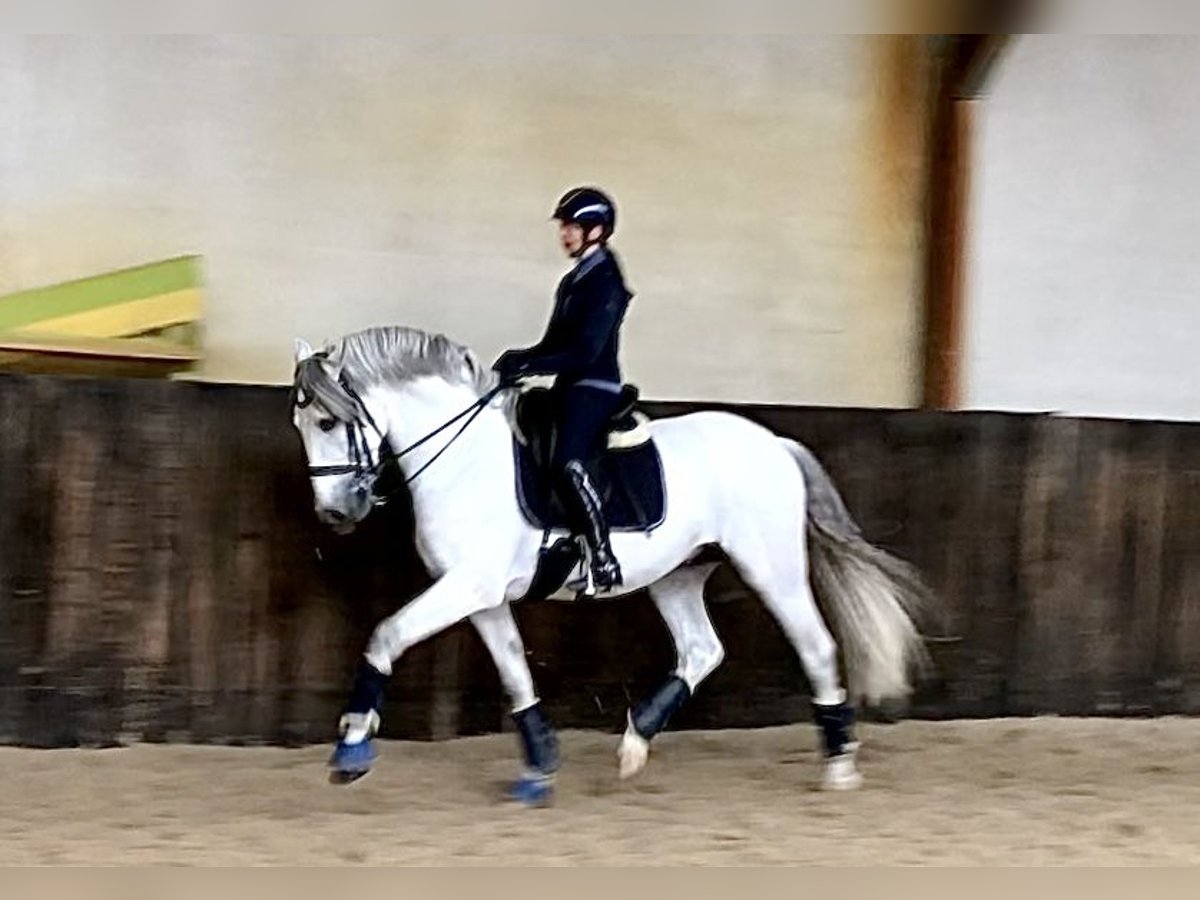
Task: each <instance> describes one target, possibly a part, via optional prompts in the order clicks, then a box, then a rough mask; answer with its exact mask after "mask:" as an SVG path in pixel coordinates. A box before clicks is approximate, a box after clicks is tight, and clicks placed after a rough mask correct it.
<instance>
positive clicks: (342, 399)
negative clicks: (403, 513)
mask: <svg viewBox="0 0 1200 900" xmlns="http://www.w3.org/2000/svg"><path fill="white" fill-rule="evenodd" d="M291 405H292V424H293V426H295V428H296V431H297V432H298V433H299V434H300V440H301V442H302V443H303V445H304V454H305V456H306V457H307V459H308V474H309V478H310V479H311V481H312V489H313V499H314V504H315V507H316V512H317V518H319V519H320V520H321V521H322V522H324V523H325V524H327V525H330V526H332V527H333V529H334V530H335V531H337V532H339V533H342V534H344V533H347V532H350V531H352V530H353V529H354V526H355V525H356V524H358V523H359V522H361V521H362V520H363V519H365V518H366V517H367V515H368V513H370V512H371V508H372V507H373V506H374V504H375V503H376V502H377V501H378V500H379V499H380V498H379V497H378V496H377V495H376V493H375V483H376V480H377V479H378V477H379V473H380V468H381V459H382V456H383V455H384V454H385V453H386V446H385V445H386V440H385V431H384V429H383V428H382V427H381V426H382V423H378V422H377V421H376V419H375V417H373V416H372V414H371V411H370V410H369V409H368V407H367V404H366V403H365V402H364V400H363V397H362V396H361V395H360V394H359V392H358V390H357V389H356V388H355V387H354V386H353V385H352V384H351V383H350V381H349V379H347V378H346V377H345V375H344V373H343V372H342V371H341V368H340V366H338V365H337V364H336V363H335V362H333V361H332V360H331V359H330V358H329V356H328V355H327V354H326V353H325V352H319V353H314V352H313V349H312V348H311V347H310V346H309V345H308V343H307V342H306V341H304V340H301V339H297V340H296V368H295V375H294V377H293V383H292V392H291Z"/></svg>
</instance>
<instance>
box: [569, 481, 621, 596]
mask: <svg viewBox="0 0 1200 900" xmlns="http://www.w3.org/2000/svg"><path fill="white" fill-rule="evenodd" d="M563 474H564V476H565V479H564V480H565V481H566V482H567V486H568V487H569V488H570V491H569V495H570V496H569V498H568V499H569V500H572V501H574V502H572V503H571V504H570V505H571V506H574V507H577V510H578V512H579V514H580V515H579V519H580V523H579V526H580V528H581V530H582V531H583V537H584V540H586V541H587V543H588V548H589V549H590V550H591V551H592V578H593V579H594V580H595V582H596V587H597V588H612V587H616V586H617V585H620V584H621V583H622V578H621V567H620V565H619V564H618V563H617V558H616V557H615V556H613V552H612V547H611V546H610V545H609V543H608V523H607V522H605V521H604V510H603V508H602V507H601V504H600V495H599V494H598V493H597V492H596V488H595V487H594V486H593V485H592V480H591V479H590V478H589V477H588V474H587V470H586V469H584V467H583V465H582V463H580V462H578V461H577V460H571V461H570V462H568V463H567V464H566V466H565V467H564V471H563Z"/></svg>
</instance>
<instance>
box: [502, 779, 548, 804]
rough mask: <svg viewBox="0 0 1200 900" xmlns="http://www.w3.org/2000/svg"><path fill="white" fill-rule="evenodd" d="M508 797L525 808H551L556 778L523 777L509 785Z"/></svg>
mask: <svg viewBox="0 0 1200 900" xmlns="http://www.w3.org/2000/svg"><path fill="white" fill-rule="evenodd" d="M507 796H508V799H509V800H515V801H516V802H517V803H520V804H521V805H523V806H549V805H550V803H551V802H552V801H553V799H554V776H553V775H539V774H533V773H529V774H525V775H522V776H521V777H520V778H518V779H517V780H516V781H514V782H513V783H512V784H511V785H509V788H508V791H507Z"/></svg>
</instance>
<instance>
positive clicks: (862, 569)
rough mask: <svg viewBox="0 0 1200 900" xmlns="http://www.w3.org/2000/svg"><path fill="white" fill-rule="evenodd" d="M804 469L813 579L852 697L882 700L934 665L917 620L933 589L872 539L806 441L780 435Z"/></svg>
mask: <svg viewBox="0 0 1200 900" xmlns="http://www.w3.org/2000/svg"><path fill="white" fill-rule="evenodd" d="M781 440H782V441H783V443H784V444H785V446H786V447H787V449H788V450H789V451H790V452H791V454H792V457H793V458H794V459H795V460H796V464H797V465H798V466H799V467H800V471H801V473H802V474H803V476H804V481H805V486H806V490H805V494H806V496H807V498H808V501H807V515H806V516H805V522H806V532H807V537H808V546H809V558H810V565H811V571H812V581H813V587H814V590H815V592H816V595H817V600H818V602H820V604H821V606H822V608H823V609H824V610H825V611H826V612H827V614H828V615H829V616H830V618H831V619H832V620H833V622H832V625H833V630H834V632H835V633H836V634H837V636H838V638H839V644H840V645H841V648H842V658H843V660H844V661H845V664H846V680H847V689H848V691H849V693H850V695H851V697H852V698H854V699H857V698H865V699H866V701H867V702H868V703H877V702H878V701H880V700H882V699H885V698H902V697H906V696H908V694H909V693H911V691H912V683H911V681H910V674H912V673H913V672H914V671H916V672H917V673H918V674H920V673H921V672H923V671H924V670H925V669H926V667H927V666H928V665H929V656H928V653H927V651H926V648H925V642H924V639H923V638H922V636H921V634H920V632H919V631H918V630H917V626H916V624H915V620H916V619H918V618H920V616H921V614H922V613H925V612H928V611H930V610H931V609H932V607H933V602H934V599H935V598H934V595H933V592H932V591H931V590H930V589H929V588H928V587H927V586H926V585H925V583H924V581H923V580H922V578H921V576H920V575H919V573H918V572H917V571H916V569H915V568H913V566H911V565H910V564H909V563H907V562H905V561H904V560H902V559H899V558H897V557H895V556H893V555H891V554H890V553H888V552H886V551H884V550H881V549H880V548H878V547H875V546H873V545H872V544H870V543H868V542H867V541H866V539H865V538H863V536H862V532H861V531H860V530H859V527H858V525H857V523H855V521H854V519H853V518H852V517H851V515H850V513H849V511H847V509H846V505H845V504H844V503H843V502H842V498H841V496H840V495H839V494H838V491H837V488H836V487H834V484H833V480H832V479H831V478H830V477H829V475H828V473H827V472H826V471H825V469H824V468H823V467H822V466H821V464H820V463H819V462H818V461H817V458H816V457H815V456H813V454H812V452H811V451H809V450H808V448H806V447H804V446H802V445H801V444H799V443H797V442H796V441H793V440H789V439H786V438H781Z"/></svg>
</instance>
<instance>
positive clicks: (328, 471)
mask: <svg viewBox="0 0 1200 900" xmlns="http://www.w3.org/2000/svg"><path fill="white" fill-rule="evenodd" d="M338 383H339V384H340V385H341V387H342V390H344V391H345V392H346V394H347V396H349V397H350V399H351V400H353V401H354V404H355V406H357V407H358V409H359V411H360V412H361V413H362V418H356V419H354V420H353V421H349V420H347V421H346V423H345V425H346V445H347V455H348V457H349V460H350V461H349V462H347V463H343V464H341V465H332V466H309V467H308V474H309V475H310V476H311V477H313V478H321V477H325V476H330V475H355V476H357V480H358V481H359V482H360V484H361V483H365V482H366V481H367V480H368V478H370V479H371V481H372V485H373V483H374V480H375V479H376V478H378V476H379V469H380V468H381V467H382V466H383V465H384V463H386V462H387V461H388V460H399V459H401V458H402V457H404V456H407V455H408V454H409V453H411V452H412V451H414V450H416V449H417V448H418V447H421V446H423V445H424V444H425V443H427V442H428V441H430V440H432V439H433V438H435V437H437V436H438V435H439V434H441V433H442V432H443V431H445V430H446V429H447V428H449V427H450V426H451V425H453V424H454V423H455V422H457V421H458V420H459V419H461V418H463V417H464V416H466V417H468V418H467V421H465V422H463V424H462V426H461V427H460V428H459V429H458V431H456V432H455V433H454V437H452V438H450V440H449V441H447V442H446V445H445V446H444V447H442V449H441V450H439V451H438V452H437V453H435V454H434V455H433V456H432V457H430V459H429V460H428V461H426V463H425V464H424V465H423V466H421V468H419V469H417V471H416V472H414V473H413V474H412V475H410V476H408V477H407V478H405V479H404V483H405V485H409V484H412V483H413V482H414V481H416V480H417V477H418V476H419V475H420V474H421V473H422V472H424V471H425V470H426V469H428V468H429V467H430V466H431V465H433V464H434V463H435V462H436V461H437V459H438V457H439V456H441V455H442V454H443V453H445V452H446V451H447V450H449V449H450V445H451V444H453V443H454V442H455V441H457V440H458V439H459V437H461V436H462V433H463V432H464V431H466V430H467V426H468V425H470V424H471V423H472V422H473V421H475V417H476V416H478V415H479V414H480V413H481V412H482V411H483V409H484V407H485V406H487V405H488V404H489V403H491V402H492V398H493V397H495V396H496V395H497V394H498V393H500V391H502V390H504V388H505V387H506V385H503V384H498V385H496V386H495V387H494V388H492V389H491V390H489V391H488V392H487V393H486V394H484V395H483V396H482V397H480V398H479V399H478V400H476V401H475V402H474V403H472V404H471V405H470V406H468V407H467V408H466V409H464V410H463V411H462V412H460V413H459V414H458V415H456V416H454V417H453V418H451V419H448V420H447V421H445V422H443V423H442V424H441V425H439V426H438V427H437V428H435V429H434V430H433V431H431V432H429V433H428V434H427V435H425V436H424V437H422V438H421V439H419V440H417V441H414V442H413V443H411V444H409V445H408V446H407V447H405V448H404V449H403V450H401V451H400V452H399V453H396V452H394V451H393V450H391V448H390V447H388V444H387V437H386V436H385V435H384V433H383V432H382V431H381V430H380V429H379V426H378V425H376V424H375V419H374V418H372V416H371V412H370V410H368V409H367V405H366V404H365V403H364V402H363V400H362V397H360V396H359V395H358V392H357V391H355V390H354V388H353V387H352V386H351V385H350V382H349V381H348V380H346V377H345V375H342V376H339V378H338ZM311 402H312V398H311V397H306V398H305V399H304V400H302V401H300V400H298V401H297V404H296V405H297V406H298V407H299V408H301V409H303V408H304V407H305V406H307V405H308V404H309V403H311ZM363 419H365V420H366V423H367V425H369V426H370V427H371V429H372V430H373V431H374V432H375V433H376V434H377V435H378V436H379V439H380V441H381V442H382V443H381V444H380V449H379V459H378V460H377V461H376V460H373V459H372V458H371V449H370V447H369V446H368V445H367V436H366V430H365V429H364V427H363ZM372 493H374V491H372ZM376 502H377V505H382V504H383V502H384V500H383V498H379V497H376Z"/></svg>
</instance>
